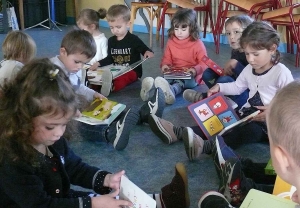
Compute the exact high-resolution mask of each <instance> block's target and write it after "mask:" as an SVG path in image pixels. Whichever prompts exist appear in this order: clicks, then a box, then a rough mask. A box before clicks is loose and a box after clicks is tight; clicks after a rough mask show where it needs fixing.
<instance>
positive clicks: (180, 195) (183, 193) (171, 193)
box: [161, 163, 190, 208]
mask: <svg viewBox="0 0 300 208" xmlns="http://www.w3.org/2000/svg"><path fill="white" fill-rule="evenodd" d="M161 204H162V208H188V207H190V197H189V192H188V178H187V173H186V170H185V167H184V164H183V163H177V164H176V166H175V176H174V177H173V179H172V181H171V183H170V184H168V185H166V186H164V187H163V188H162V189H161Z"/></svg>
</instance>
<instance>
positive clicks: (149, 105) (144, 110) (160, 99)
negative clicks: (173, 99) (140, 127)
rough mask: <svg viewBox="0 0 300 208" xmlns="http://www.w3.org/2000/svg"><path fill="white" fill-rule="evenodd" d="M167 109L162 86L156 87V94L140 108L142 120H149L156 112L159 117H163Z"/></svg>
mask: <svg viewBox="0 0 300 208" xmlns="http://www.w3.org/2000/svg"><path fill="white" fill-rule="evenodd" d="M164 109H165V97H164V93H163V91H162V90H161V89H160V88H156V89H155V92H154V95H153V96H152V97H151V98H150V100H149V101H147V102H146V103H145V104H144V105H143V106H142V107H141V109H140V115H141V122H145V123H147V122H148V117H149V115H151V114H154V115H156V116H158V117H162V114H163V111H164Z"/></svg>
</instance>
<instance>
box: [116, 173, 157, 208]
mask: <svg viewBox="0 0 300 208" xmlns="http://www.w3.org/2000/svg"><path fill="white" fill-rule="evenodd" d="M119 198H120V199H124V200H128V201H131V202H132V203H133V206H131V207H126V208H156V201H155V200H154V199H153V198H151V197H150V196H149V195H148V194H146V193H145V192H144V191H143V190H142V189H140V188H139V187H138V186H137V185H135V184H134V183H133V182H131V181H130V180H129V179H128V178H127V177H126V176H122V177H121V185H120V194H119Z"/></svg>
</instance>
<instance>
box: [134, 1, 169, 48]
mask: <svg viewBox="0 0 300 208" xmlns="http://www.w3.org/2000/svg"><path fill="white" fill-rule="evenodd" d="M163 6H164V3H162V2H161V3H142V2H131V16H130V22H131V24H130V32H131V33H132V30H133V23H134V20H135V19H136V13H137V11H138V9H140V8H142V9H146V11H147V12H148V15H149V18H150V20H149V23H150V31H149V32H150V44H149V45H150V47H152V36H153V21H154V18H155V17H156V18H157V25H158V24H159V21H160V11H161V9H162V8H163ZM156 40H159V32H156Z"/></svg>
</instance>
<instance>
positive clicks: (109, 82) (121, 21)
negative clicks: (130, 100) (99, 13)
mask: <svg viewBox="0 0 300 208" xmlns="http://www.w3.org/2000/svg"><path fill="white" fill-rule="evenodd" d="M106 19H107V21H108V24H109V27H110V30H111V32H112V34H113V36H112V37H110V38H109V39H108V55H107V57H106V58H104V59H102V60H100V61H99V62H98V65H93V66H92V67H91V68H90V70H94V69H96V68H97V67H98V66H106V65H109V64H115V65H126V66H127V65H131V64H133V63H135V62H137V61H139V60H141V55H142V56H143V57H144V58H151V57H153V56H154V54H153V52H152V50H151V49H150V48H148V47H147V46H146V45H145V44H144V43H143V41H141V39H140V38H138V37H137V36H136V35H133V34H131V33H130V32H129V31H128V27H129V26H130V10H129V9H128V7H127V6H125V5H122V4H116V5H113V6H111V7H110V8H109V9H108V11H107V15H106ZM142 74H143V69H142V65H140V66H138V67H136V68H135V69H134V70H132V71H130V72H128V73H126V74H124V75H122V76H120V77H118V78H116V79H114V80H113V79H112V74H111V72H110V71H105V72H104V73H103V74H102V87H101V94H103V95H105V96H108V95H109V94H110V92H111V91H119V90H121V89H123V88H124V87H126V86H127V85H129V84H131V83H133V82H135V81H137V80H138V78H140V77H141V76H142Z"/></svg>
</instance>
